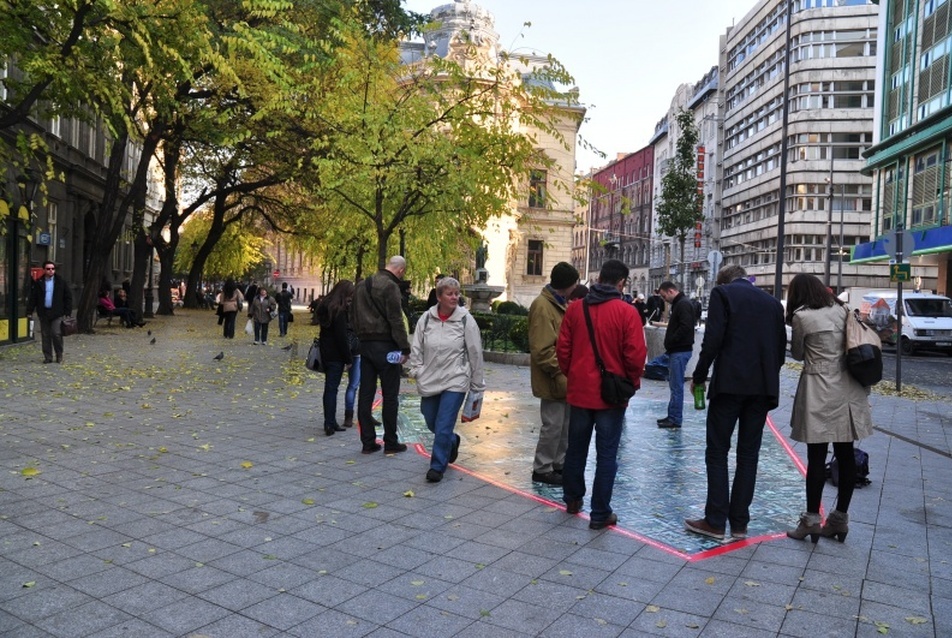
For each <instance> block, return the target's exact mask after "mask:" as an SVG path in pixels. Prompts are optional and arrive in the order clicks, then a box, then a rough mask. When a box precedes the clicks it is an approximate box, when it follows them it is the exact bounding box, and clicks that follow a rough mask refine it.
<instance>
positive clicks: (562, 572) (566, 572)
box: [559, 569, 572, 576]
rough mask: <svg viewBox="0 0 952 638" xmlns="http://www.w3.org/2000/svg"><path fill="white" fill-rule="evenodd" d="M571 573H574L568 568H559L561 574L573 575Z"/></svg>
mask: <svg viewBox="0 0 952 638" xmlns="http://www.w3.org/2000/svg"><path fill="white" fill-rule="evenodd" d="M571 575H572V572H570V571H569V570H567V569H560V570H559V576H571Z"/></svg>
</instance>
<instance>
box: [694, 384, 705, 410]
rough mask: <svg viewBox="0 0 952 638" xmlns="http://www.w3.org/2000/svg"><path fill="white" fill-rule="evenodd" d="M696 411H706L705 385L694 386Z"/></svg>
mask: <svg viewBox="0 0 952 638" xmlns="http://www.w3.org/2000/svg"><path fill="white" fill-rule="evenodd" d="M694 409H695V410H703V409H704V385H703V384H702V385H696V386H694Z"/></svg>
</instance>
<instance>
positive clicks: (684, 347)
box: [658, 281, 695, 429]
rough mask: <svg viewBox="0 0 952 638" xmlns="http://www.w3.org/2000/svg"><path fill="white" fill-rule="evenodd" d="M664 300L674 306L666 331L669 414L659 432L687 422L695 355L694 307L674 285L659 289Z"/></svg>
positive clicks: (659, 423)
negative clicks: (688, 380) (687, 380)
mask: <svg viewBox="0 0 952 638" xmlns="http://www.w3.org/2000/svg"><path fill="white" fill-rule="evenodd" d="M658 291H659V294H660V295H661V298H662V299H664V300H665V302H666V303H669V304H671V313H670V315H669V316H668V327H667V328H666V329H665V331H664V352H665V354H667V355H668V390H669V391H670V394H669V396H668V413H667V415H665V416H664V417H662V418H660V419H658V427H659V428H668V429H676V428H679V427H681V423H682V422H683V421H684V373H685V371H686V370H687V368H688V362H690V361H691V355H692V354H694V327H695V324H694V306H693V305H691V301H690V300H689V299H688V298H687V297H686V296H685V295H684V293H683V292H681V291H680V290H678V286H677V284H675V283H674V282H673V281H666V282H664V283H663V284H661V286H659V287H658Z"/></svg>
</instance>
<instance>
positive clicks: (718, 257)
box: [707, 250, 724, 276]
mask: <svg viewBox="0 0 952 638" xmlns="http://www.w3.org/2000/svg"><path fill="white" fill-rule="evenodd" d="M722 261H724V253H722V252H721V251H719V250H712V251H711V252H709V253H708V254H707V263H708V264H710V266H711V276H717V271H718V270H720V268H721V262H722Z"/></svg>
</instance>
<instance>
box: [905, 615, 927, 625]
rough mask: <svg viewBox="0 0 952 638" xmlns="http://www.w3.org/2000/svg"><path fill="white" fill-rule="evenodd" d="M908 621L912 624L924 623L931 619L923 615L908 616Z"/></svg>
mask: <svg viewBox="0 0 952 638" xmlns="http://www.w3.org/2000/svg"><path fill="white" fill-rule="evenodd" d="M906 622H907V623H909V624H910V625H924V624H925V623H927V622H929V619H928V618H923V617H922V616H906Z"/></svg>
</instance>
